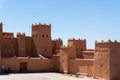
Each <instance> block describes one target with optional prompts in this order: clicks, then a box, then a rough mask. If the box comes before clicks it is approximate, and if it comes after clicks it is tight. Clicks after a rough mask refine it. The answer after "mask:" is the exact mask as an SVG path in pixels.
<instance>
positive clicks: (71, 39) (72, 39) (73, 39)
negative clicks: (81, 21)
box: [68, 38, 86, 41]
mask: <svg viewBox="0 0 120 80" xmlns="http://www.w3.org/2000/svg"><path fill="white" fill-rule="evenodd" d="M68 41H86V39H80V38H79V39H75V38H69V39H68Z"/></svg>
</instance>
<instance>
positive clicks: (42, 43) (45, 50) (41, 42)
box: [32, 23, 52, 58]
mask: <svg viewBox="0 0 120 80" xmlns="http://www.w3.org/2000/svg"><path fill="white" fill-rule="evenodd" d="M32 37H33V44H34V47H33V52H34V54H38V56H40V55H42V56H43V57H46V58H51V57H52V40H51V24H49V25H46V24H40V23H39V24H35V25H32Z"/></svg>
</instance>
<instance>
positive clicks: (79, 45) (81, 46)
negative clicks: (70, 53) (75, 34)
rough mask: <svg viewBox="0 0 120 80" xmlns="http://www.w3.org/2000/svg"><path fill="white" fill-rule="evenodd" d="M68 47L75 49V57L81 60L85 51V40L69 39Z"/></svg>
mask: <svg viewBox="0 0 120 80" xmlns="http://www.w3.org/2000/svg"><path fill="white" fill-rule="evenodd" d="M68 47H74V48H75V49H76V57H77V58H83V54H82V51H84V50H86V39H84V40H81V39H78V40H76V39H74V38H73V39H69V40H68Z"/></svg>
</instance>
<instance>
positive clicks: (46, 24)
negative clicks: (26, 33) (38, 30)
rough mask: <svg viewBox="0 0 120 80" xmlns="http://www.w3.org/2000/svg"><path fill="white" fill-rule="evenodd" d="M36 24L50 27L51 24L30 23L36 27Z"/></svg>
mask: <svg viewBox="0 0 120 80" xmlns="http://www.w3.org/2000/svg"><path fill="white" fill-rule="evenodd" d="M38 26H41V27H51V24H46V23H44V24H41V23H38V24H37V23H35V24H32V27H38Z"/></svg>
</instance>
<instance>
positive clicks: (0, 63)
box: [0, 23, 3, 72]
mask: <svg viewBox="0 0 120 80" xmlns="http://www.w3.org/2000/svg"><path fill="white" fill-rule="evenodd" d="M2 27H3V24H2V23H0V67H1V66H2V61H1V58H2V56H1V54H2V53H1V46H2ZM0 72H1V68H0Z"/></svg>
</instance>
